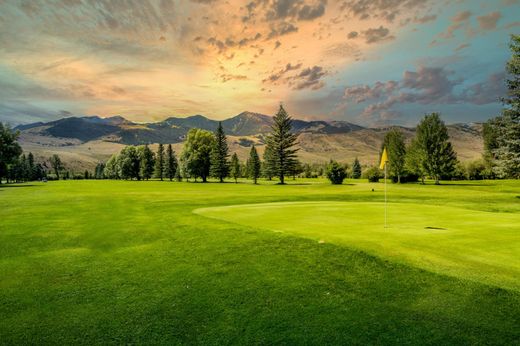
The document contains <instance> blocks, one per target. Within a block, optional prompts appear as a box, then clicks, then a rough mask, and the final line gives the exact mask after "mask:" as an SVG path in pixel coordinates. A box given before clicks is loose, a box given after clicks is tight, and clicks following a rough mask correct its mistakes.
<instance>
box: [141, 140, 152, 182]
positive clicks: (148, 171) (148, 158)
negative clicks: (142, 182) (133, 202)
mask: <svg viewBox="0 0 520 346" xmlns="http://www.w3.org/2000/svg"><path fill="white" fill-rule="evenodd" d="M140 154H141V155H140V156H141V167H140V168H141V176H142V177H143V179H146V180H148V179H150V178H151V177H152V175H153V172H154V157H153V152H152V150H151V149H150V148H149V147H148V145H145V146H144V147H142V149H141V152H140Z"/></svg>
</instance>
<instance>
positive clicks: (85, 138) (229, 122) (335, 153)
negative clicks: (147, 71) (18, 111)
mask: <svg viewBox="0 0 520 346" xmlns="http://www.w3.org/2000/svg"><path fill="white" fill-rule="evenodd" d="M218 123H219V121H217V120H212V119H209V118H207V117H205V116H203V115H193V116H189V117H185V118H180V117H170V118H167V119H165V120H163V121H159V122H152V123H135V122H132V121H129V120H127V119H125V118H124V117H121V116H113V117H108V118H101V117H98V116H86V117H67V118H62V119H59V120H55V121H51V122H47V123H44V122H37V123H32V124H27V125H20V126H17V127H16V128H15V129H17V130H19V131H20V142H21V144H22V147H23V148H24V150H25V151H31V152H33V154H35V155H36V156H37V157H38V156H39V157H40V158H41V159H45V158H47V157H48V156H50V155H51V154H52V153H58V154H60V155H61V156H63V158H64V161H65V162H66V164H69V166H71V167H74V168H78V169H83V168H85V169H90V168H91V167H92V166H93V165H95V164H96V163H97V162H99V161H104V160H106V159H107V158H108V157H109V156H110V155H111V154H113V153H115V152H117V151H119V150H120V149H121V148H122V147H123V146H124V145H140V144H151V145H152V146H153V144H154V143H171V144H173V146H174V148H175V149H176V151H177V152H180V151H181V150H182V142H183V141H184V139H185V138H186V134H187V133H188V131H189V130H190V129H191V128H201V129H205V130H208V131H214V130H215V129H216V128H217V126H218ZM272 123H273V118H272V117H270V116H267V115H264V114H259V113H253V112H242V113H240V114H238V115H236V116H234V117H231V118H228V119H225V120H223V121H222V126H223V127H224V131H225V132H226V134H227V135H228V142H229V145H230V150H231V151H232V152H237V154H238V155H239V157H240V158H241V159H246V157H247V153H248V150H249V147H250V146H251V144H252V143H255V145H257V147H258V149H259V150H260V152H262V151H263V145H264V139H265V135H266V134H268V133H269V131H270V130H271V125H272ZM389 129H390V127H386V128H369V127H363V126H360V125H356V124H353V123H350V122H346V121H323V120H314V121H305V120H301V119H293V131H294V132H295V133H297V134H298V142H299V144H298V145H299V147H300V151H299V156H300V159H301V160H302V161H306V162H325V161H328V160H329V159H331V158H332V159H336V160H340V161H351V160H353V159H354V157H358V158H359V159H360V161H362V162H364V163H366V164H369V163H373V162H375V161H377V155H378V152H379V148H380V145H381V142H382V139H383V137H384V134H385V133H386V132H387V131H388V130H389ZM400 129H401V131H402V132H403V133H404V135H405V137H406V138H407V139H410V138H412V137H413V136H414V132H415V130H414V129H413V128H407V127H400ZM448 131H449V133H450V139H451V141H452V143H453V145H454V147H455V149H456V151H457V153H458V155H459V159H461V160H469V159H475V158H478V157H480V155H481V152H482V124H479V123H470V124H452V125H448Z"/></svg>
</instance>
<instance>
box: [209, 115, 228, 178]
mask: <svg viewBox="0 0 520 346" xmlns="http://www.w3.org/2000/svg"><path fill="white" fill-rule="evenodd" d="M228 157H229V153H228V145H227V141H226V134H225V133H224V129H223V128H222V123H221V122H219V123H218V128H217V130H216V131H215V146H214V147H213V150H212V151H211V175H212V176H213V177H215V178H218V179H219V181H220V182H221V183H222V182H224V178H225V177H227V176H228V175H229V162H228Z"/></svg>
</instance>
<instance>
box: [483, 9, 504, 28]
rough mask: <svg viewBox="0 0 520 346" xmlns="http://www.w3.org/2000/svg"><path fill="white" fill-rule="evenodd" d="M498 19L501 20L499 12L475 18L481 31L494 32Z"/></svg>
mask: <svg viewBox="0 0 520 346" xmlns="http://www.w3.org/2000/svg"><path fill="white" fill-rule="evenodd" d="M500 18H502V14H501V13H500V12H491V13H489V14H487V15H485V16H480V17H477V20H478V24H479V27H480V28H481V29H482V30H494V29H496V28H497V22H498V21H499V20H500Z"/></svg>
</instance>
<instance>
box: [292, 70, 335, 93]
mask: <svg viewBox="0 0 520 346" xmlns="http://www.w3.org/2000/svg"><path fill="white" fill-rule="evenodd" d="M326 74H327V72H325V71H324V70H323V67H321V66H313V67H308V68H306V69H304V70H302V71H301V72H300V73H299V74H297V75H296V76H294V77H292V78H290V81H291V82H290V83H289V85H291V86H293V89H295V90H302V89H307V88H310V89H312V90H317V89H320V88H322V87H323V86H324V85H325V84H324V83H323V82H322V81H321V80H320V79H321V77H323V76H325V75H326Z"/></svg>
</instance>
